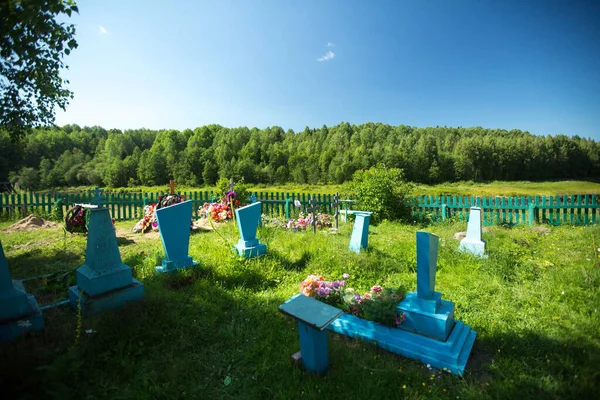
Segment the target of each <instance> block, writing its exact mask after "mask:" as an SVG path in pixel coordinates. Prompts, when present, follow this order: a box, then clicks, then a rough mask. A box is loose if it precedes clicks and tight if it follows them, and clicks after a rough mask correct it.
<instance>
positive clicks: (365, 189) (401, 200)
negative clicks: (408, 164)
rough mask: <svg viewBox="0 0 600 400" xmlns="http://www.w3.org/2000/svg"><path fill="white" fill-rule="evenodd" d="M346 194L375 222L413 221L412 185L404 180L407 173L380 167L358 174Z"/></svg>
mask: <svg viewBox="0 0 600 400" xmlns="http://www.w3.org/2000/svg"><path fill="white" fill-rule="evenodd" d="M346 190H347V192H348V193H349V194H351V195H352V196H353V197H355V198H356V200H357V203H356V206H357V207H358V208H359V209H360V210H363V211H371V212H372V213H373V218H372V219H373V222H379V221H383V220H386V219H387V220H389V221H393V220H399V219H402V220H407V219H408V218H409V217H410V207H409V206H408V203H407V201H408V195H409V194H410V193H411V191H412V190H413V185H412V184H411V183H408V182H406V181H405V180H404V172H403V171H402V170H401V169H399V168H385V167H383V166H377V167H372V168H370V169H368V170H361V171H356V172H355V173H354V175H353V176H352V181H350V182H349V183H348V184H347V185H346Z"/></svg>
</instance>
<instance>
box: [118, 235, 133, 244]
mask: <svg viewBox="0 0 600 400" xmlns="http://www.w3.org/2000/svg"><path fill="white" fill-rule="evenodd" d="M117 244H118V245H119V246H129V245H130V244H135V240H132V239H129V238H126V237H117Z"/></svg>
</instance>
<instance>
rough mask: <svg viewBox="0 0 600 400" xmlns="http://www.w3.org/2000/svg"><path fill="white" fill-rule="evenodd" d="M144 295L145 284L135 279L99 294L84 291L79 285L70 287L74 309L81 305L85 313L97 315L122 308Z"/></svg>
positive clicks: (70, 299) (70, 297)
mask: <svg viewBox="0 0 600 400" xmlns="http://www.w3.org/2000/svg"><path fill="white" fill-rule="evenodd" d="M143 297H144V285H143V284H142V283H140V282H139V281H138V280H136V279H133V283H132V284H131V285H129V286H125V287H123V288H120V289H116V290H113V291H110V292H107V293H103V294H100V295H97V296H90V295H88V294H87V293H84V292H82V291H81V290H80V289H79V286H77V285H75V286H71V287H70V288H69V301H70V303H71V307H72V308H73V309H74V310H78V309H79V308H80V307H81V313H82V314H83V315H86V316H87V315H95V314H98V313H101V312H103V311H106V310H110V309H114V308H121V307H123V305H124V304H125V303H127V302H129V301H137V300H140V299H142V298H143Z"/></svg>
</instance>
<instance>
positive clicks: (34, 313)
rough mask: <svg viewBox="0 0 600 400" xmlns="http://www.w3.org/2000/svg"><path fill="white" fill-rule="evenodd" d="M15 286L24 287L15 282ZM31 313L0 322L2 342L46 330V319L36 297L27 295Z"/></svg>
mask: <svg viewBox="0 0 600 400" xmlns="http://www.w3.org/2000/svg"><path fill="white" fill-rule="evenodd" d="M13 284H14V285H15V286H17V287H18V286H21V287H22V286H23V284H22V282H21V281H13ZM26 296H27V297H26V298H27V305H28V308H29V312H27V313H25V314H24V315H21V316H18V317H16V318H13V319H9V320H3V321H0V340H2V341H9V340H14V339H16V338H18V337H19V336H21V335H24V334H25V333H27V332H30V331H39V330H42V329H44V317H43V316H42V311H41V310H40V307H39V306H38V303H37V301H36V299H35V297H34V296H33V295H31V294H29V295H28V294H26Z"/></svg>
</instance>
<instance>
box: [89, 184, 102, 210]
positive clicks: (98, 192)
mask: <svg viewBox="0 0 600 400" xmlns="http://www.w3.org/2000/svg"><path fill="white" fill-rule="evenodd" d="M90 194H92V195H94V198H93V199H92V200H90V203H91V204H96V205H97V206H98V207H102V202H103V201H104V196H103V194H104V189H100V188H99V187H96V189H94V190H90Z"/></svg>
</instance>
